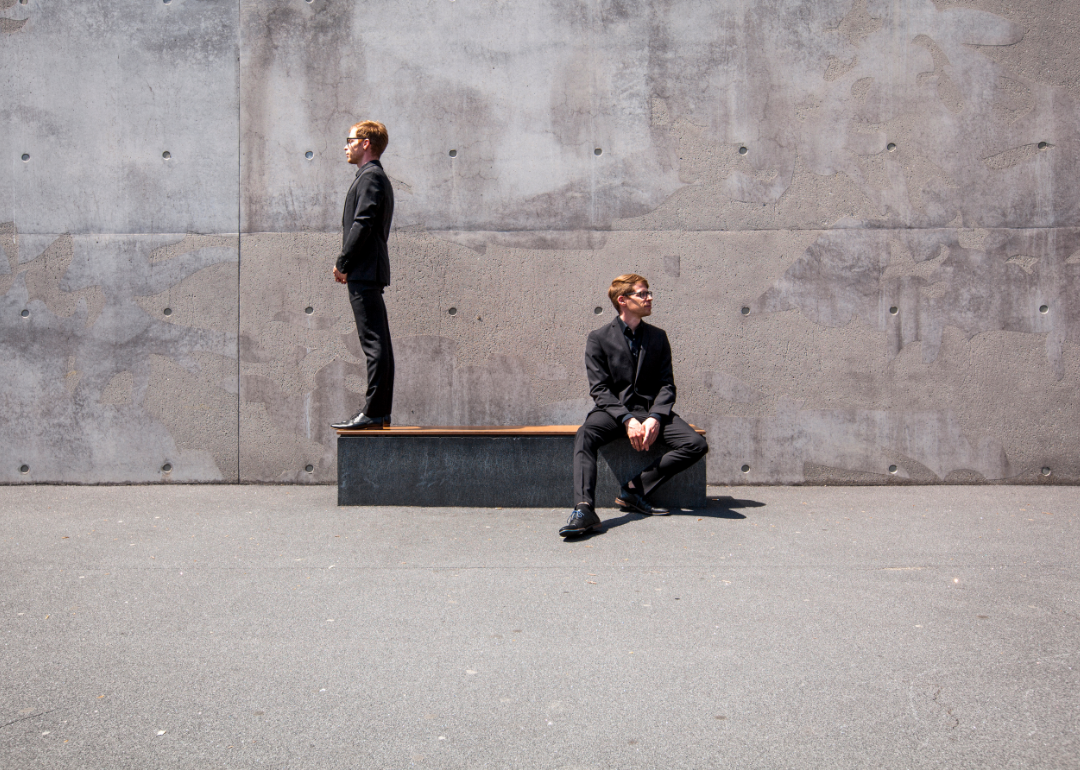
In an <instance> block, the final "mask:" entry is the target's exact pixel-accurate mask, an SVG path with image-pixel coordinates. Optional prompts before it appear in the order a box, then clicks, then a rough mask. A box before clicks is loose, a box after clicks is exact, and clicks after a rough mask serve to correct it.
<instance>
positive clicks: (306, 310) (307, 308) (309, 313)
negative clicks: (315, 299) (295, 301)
mask: <svg viewBox="0 0 1080 770" xmlns="http://www.w3.org/2000/svg"><path fill="white" fill-rule="evenodd" d="M304 312H305V313H307V314H308V315H311V314H312V313H314V312H315V308H313V307H311V306H310V305H308V306H307V307H306V308H304Z"/></svg>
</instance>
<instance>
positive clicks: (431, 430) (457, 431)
mask: <svg viewBox="0 0 1080 770" xmlns="http://www.w3.org/2000/svg"><path fill="white" fill-rule="evenodd" d="M579 427H580V426H579V425H450V426H442V427H427V428H423V427H420V426H418V425H391V426H390V427H389V428H384V429H382V430H339V431H338V435H339V436H371V437H373V438H374V437H377V436H382V437H384V438H385V437H387V436H470V437H483V436H573V435H575V434H576V433H577V430H578V428H579ZM690 427H691V428H694V430H696V431H697V432H698V433H700V434H701V435H702V436H704V435H705V431H704V430H703V429H701V428H698V427H696V426H693V425H691V426H690Z"/></svg>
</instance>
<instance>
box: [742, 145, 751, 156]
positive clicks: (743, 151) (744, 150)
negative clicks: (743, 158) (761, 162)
mask: <svg viewBox="0 0 1080 770" xmlns="http://www.w3.org/2000/svg"><path fill="white" fill-rule="evenodd" d="M748 152H750V151H749V150H748V149H746V148H745V147H740V148H739V154H740V155H745V154H746V153H748Z"/></svg>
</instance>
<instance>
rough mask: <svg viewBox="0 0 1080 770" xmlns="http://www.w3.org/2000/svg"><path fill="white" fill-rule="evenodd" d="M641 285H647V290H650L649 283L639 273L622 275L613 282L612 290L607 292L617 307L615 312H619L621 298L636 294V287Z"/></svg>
mask: <svg viewBox="0 0 1080 770" xmlns="http://www.w3.org/2000/svg"><path fill="white" fill-rule="evenodd" d="M639 283H643V284H645V288H646V289H647V288H649V282H648V281H646V280H645V279H644V278H643V277H642V276H640V275H638V274H637V273H626V274H625V275H620V276H619V277H618V278H616V279H615V280H614V281H612V282H611V288H609V289H608V290H607V295H608V299H610V300H611V304H612V305H614V306H615V312H616V313H618V312H619V297H625V296H627V295H628V294H633V293H634V286H636V285H637V284H639Z"/></svg>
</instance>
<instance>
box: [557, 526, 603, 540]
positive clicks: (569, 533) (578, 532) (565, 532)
mask: <svg viewBox="0 0 1080 770" xmlns="http://www.w3.org/2000/svg"><path fill="white" fill-rule="evenodd" d="M603 531H604V528H603V527H602V526H600V525H599V524H591V525H589V526H588V527H585V528H584V529H567V528H566V527H563V528H562V529H560V530H559V536H560V537H581V536H582V535H587V534H589V533H590V532H603Z"/></svg>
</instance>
